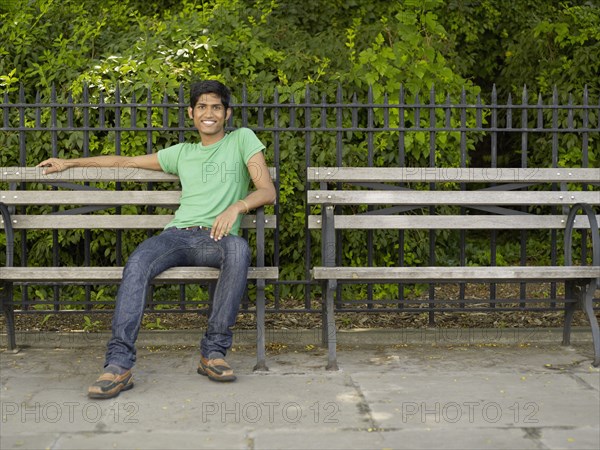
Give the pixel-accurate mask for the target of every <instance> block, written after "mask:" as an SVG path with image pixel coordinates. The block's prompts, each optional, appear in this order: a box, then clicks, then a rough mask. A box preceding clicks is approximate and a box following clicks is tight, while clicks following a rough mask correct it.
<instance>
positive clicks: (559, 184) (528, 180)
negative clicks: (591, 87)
mask: <svg viewBox="0 0 600 450" xmlns="http://www.w3.org/2000/svg"><path fill="white" fill-rule="evenodd" d="M307 179H308V181H309V182H310V183H312V185H311V187H314V186H315V185H317V184H318V188H316V189H313V190H309V191H308V192H307V201H308V204H309V205H314V206H317V205H318V206H319V207H320V209H321V211H320V214H319V215H314V214H310V215H309V217H308V227H309V228H310V229H318V230H320V231H321V238H322V254H321V256H322V262H321V264H322V265H321V266H319V267H314V268H313V270H312V276H313V278H314V279H315V280H318V281H320V282H321V284H322V286H323V297H324V299H323V302H324V305H323V307H324V340H325V341H326V342H327V344H328V366H327V367H328V368H329V369H337V361H336V327H335V321H334V308H335V306H336V305H337V304H341V302H342V301H343V299H340V298H337V300H336V291H337V286H338V282H339V283H357V282H362V283H366V282H376V283H407V284H411V283H500V282H502V283H506V282H508V283H526V282H550V283H563V282H564V283H565V295H564V299H563V298H561V299H560V300H559V302H564V305H565V308H564V311H565V318H564V329H563V343H564V344H565V345H567V344H569V339H570V327H571V321H572V318H573V313H574V311H575V309H576V308H581V309H582V310H583V311H585V314H586V315H587V317H588V319H589V323H590V326H591V331H592V339H593V345H594V355H595V356H594V361H593V364H594V365H595V366H597V365H598V364H599V363H600V333H599V331H598V322H597V319H596V317H595V315H594V310H593V302H594V295H595V290H596V288H597V286H598V278H599V277H600V237H599V235H598V220H599V218H600V216H598V215H597V212H594V208H596V209H597V207H598V205H600V192H599V191H598V190H583V189H588V188H589V186H590V185H596V186H598V185H600V170H598V169H583V168H574V169H536V168H534V169H499V168H498V169H488V168H462V169H461V168H456V169H451V168H447V169H444V168H367V167H364V168H356V167H355V168H350V167H320V168H317V167H310V168H308V169H307ZM583 186H585V188H582V187H583ZM593 189H596V188H593ZM365 205H368V206H365ZM581 213H583V214H581ZM574 228H578V229H591V231H588V232H587V235H588V236H590V235H591V240H592V253H593V256H592V259H593V261H592V265H591V266H585V265H583V266H582V265H572V262H571V261H572V251H571V246H572V236H573V230H574ZM384 229H397V230H415V229H421V230H490V231H491V232H496V231H495V230H561V231H562V232H564V242H565V248H564V254H565V265H558V266H539V265H535V264H533V265H532V264H531V263H528V264H527V265H518V266H500V265H494V264H491V265H489V266H485V267H473V266H470V265H467V264H464V265H462V264H461V265H460V266H458V267H448V266H442V265H434V266H427V267H406V266H405V267H402V266H403V265H404V263H401V264H398V267H341V264H340V262H339V260H340V258H339V257H336V254H337V253H339V252H338V251H337V250H336V248H337V247H338V245H339V244H340V242H339V239H340V236H342V234H341V233H342V230H384ZM465 233H466V232H465ZM336 239H337V240H338V241H336ZM341 246H342V247H343V246H344V242H341ZM436 264H437V263H436ZM540 301H542V300H540ZM547 301H550V302H554V304H555V302H557V300H556V299H550V300H547ZM480 302H481V301H480ZM514 302H515V303H519V301H518V300H517V301H514Z"/></svg>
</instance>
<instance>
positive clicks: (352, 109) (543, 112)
mask: <svg viewBox="0 0 600 450" xmlns="http://www.w3.org/2000/svg"><path fill="white" fill-rule="evenodd" d="M59 97H60V98H59ZM74 97H75V96H74V95H71V94H67V95H59V94H57V93H56V91H54V90H53V91H52V93H51V94H50V95H49V96H48V98H45V97H44V98H42V96H41V95H40V94H37V95H36V96H35V99H34V100H32V99H30V98H29V97H28V96H27V95H26V93H25V92H24V91H23V89H21V90H20V91H19V92H15V93H11V94H8V93H7V94H4V96H3V99H2V102H1V103H0V125H1V127H0V130H1V131H2V133H1V135H0V149H1V156H0V165H1V166H11V165H16V166H25V165H34V164H36V163H37V162H39V161H41V160H42V159H45V158H47V157H50V156H64V157H73V156H88V155H98V154H111V153H114V154H127V155H133V154H144V153H151V152H155V151H157V150H159V149H161V148H165V147H167V146H169V145H173V144H175V143H178V142H181V141H183V140H185V139H195V138H196V132H195V130H194V129H193V127H192V123H191V121H190V120H189V119H188V117H187V108H188V102H187V99H186V94H185V87H184V86H181V87H180V89H179V92H178V95H177V96H176V98H169V97H167V96H164V97H162V98H160V99H157V98H155V97H153V96H152V94H151V93H150V91H147V92H141V93H138V94H137V95H136V94H131V95H129V97H128V98H124V97H125V96H124V95H122V94H121V93H120V91H119V89H118V88H117V89H116V90H115V91H114V92H97V91H94V90H93V89H91V88H87V87H83V89H82V90H81V92H80V93H78V94H77V96H76V97H77V98H76V99H75V98H74ZM482 97H483V98H482ZM232 106H233V108H234V114H233V116H232V118H231V119H230V122H229V123H228V127H229V128H230V129H231V128H236V127H239V126H245V127H249V128H252V129H253V130H255V132H256V133H257V135H258V136H259V137H260V138H261V139H262V140H263V141H264V142H265V143H266V145H267V151H266V157H267V160H268V162H269V164H270V165H273V166H275V167H276V168H277V170H278V183H279V199H278V203H277V205H275V206H274V207H273V208H274V210H275V213H276V214H277V215H278V216H279V217H280V225H279V227H278V229H277V230H275V231H274V232H273V235H272V236H271V238H272V242H273V246H272V249H271V250H270V251H269V254H268V255H267V256H268V258H270V259H271V262H270V264H272V265H277V266H279V267H280V268H281V271H280V273H281V278H280V280H278V281H276V282H274V283H272V285H271V291H270V294H271V300H272V302H271V304H270V307H269V309H268V310H269V311H271V312H298V311H299V312H316V311H318V310H319V308H318V306H315V305H316V303H315V298H317V297H318V296H319V295H320V290H319V287H318V286H316V285H314V283H312V282H311V280H310V269H311V268H312V267H313V266H314V265H318V264H317V263H318V261H317V260H318V258H319V251H318V243H317V242H314V241H315V240H316V239H317V238H316V237H315V236H314V235H311V232H310V231H309V230H308V228H307V224H306V220H305V217H307V216H308V215H309V214H310V213H311V211H310V209H309V206H308V205H307V204H306V202H305V201H304V196H303V195H304V194H303V191H305V190H306V189H307V188H308V186H307V184H306V181H305V172H306V167H308V166H317V165H318V166H345V165H346V166H350V165H352V166H399V167H403V166H421V167H464V168H468V167H522V168H526V167H559V166H568V167H598V164H599V163H600V104H599V103H598V99H592V98H590V95H589V93H588V90H587V89H585V90H583V91H582V92H578V93H574V94H572V95H571V94H569V95H565V94H561V93H558V92H557V91H555V92H554V93H553V94H552V95H551V96H550V98H544V97H542V96H541V95H531V94H530V93H528V91H527V89H526V88H523V91H522V93H521V95H520V98H519V99H513V98H511V96H508V97H507V98H504V99H499V98H498V95H497V94H496V91H495V90H494V91H492V92H491V93H489V94H486V95H480V94H478V93H477V92H476V91H475V90H474V89H472V88H469V89H466V88H465V89H463V90H462V92H457V93H446V92H441V91H436V90H435V89H433V88H432V89H431V90H430V91H429V92H427V93H424V94H422V95H418V94H416V95H413V94H408V93H407V92H405V91H404V90H402V89H401V90H400V92H398V93H395V94H394V95H387V94H382V93H380V92H378V91H377V90H375V91H373V90H369V92H368V94H367V95H366V98H363V99H360V98H357V96H356V95H349V94H347V93H346V92H345V91H344V90H343V89H342V88H341V87H339V88H338V89H337V92H335V93H334V94H333V95H330V96H327V95H323V94H319V93H317V92H315V91H313V90H311V89H310V88H308V87H307V88H306V90H305V91H304V92H302V93H300V94H296V95H295V96H294V95H292V94H290V93H289V92H287V91H286V90H284V89H282V90H281V92H278V91H274V92H269V93H268V94H264V93H258V92H250V91H248V90H246V89H245V88H244V89H242V90H241V92H240V93H239V100H238V101H236V102H235V103H234V104H233V105H232ZM584 188H587V187H584ZM589 188H590V189H593V188H592V187H591V186H590V187H589ZM23 233H26V232H25V231H24V232H23ZM373 233H374V232H373V231H369V232H366V234H365V235H364V236H360V237H357V238H355V239H356V241H357V242H355V244H356V246H357V247H359V248H357V250H356V252H357V255H358V257H361V258H366V260H368V261H369V262H374V261H376V260H377V254H376V253H377V252H378V244H377V242H375V241H376V238H375V237H374V234H373ZM407 239H408V237H407V236H405V235H404V234H402V233H401V234H400V235H399V236H398V242H397V243H395V244H393V245H399V246H400V247H401V248H402V250H401V251H399V252H396V253H395V255H396V256H394V257H395V258H399V259H406V258H407V257H408V256H407V255H408V253H407V252H404V247H405V246H406V245H407V242H406V241H407ZM485 239H487V240H488V241H489V243H488V244H486V245H487V246H486V247H485V248H484V249H483V250H484V253H486V254H488V255H489V256H487V257H489V258H490V259H491V260H492V261H494V260H496V254H497V251H498V246H499V245H501V243H500V242H499V241H498V240H497V238H496V236H493V237H491V238H484V240H485ZM528 239H529V237H528V236H526V235H521V236H519V238H518V239H517V240H518V244H517V245H518V250H517V253H518V254H517V259H518V260H519V261H520V262H521V263H522V264H525V263H526V260H527V258H528V257H530V255H529V250H528V245H531V244H528ZM26 241H27V240H26V239H25V238H23V239H22V240H21V242H22V245H23V246H25V245H26V244H25V242H26ZM558 241H559V237H557V234H556V233H555V232H553V234H552V236H551V238H550V244H549V246H548V248H547V251H548V253H549V254H548V256H547V257H548V258H549V262H550V263H555V262H556V260H557V259H558V258H560V256H559V253H560V252H558V251H557V248H560V247H559V242H558ZM433 242H434V239H433V237H432V236H430V239H428V240H427V244H423V245H421V246H420V247H419V248H417V249H413V250H411V252H410V253H411V254H412V255H413V256H414V255H416V254H418V258H415V260H419V261H420V263H425V264H426V263H427V262H428V261H429V262H431V261H434V260H435V258H436V249H435V248H434V245H433V244H432V243H433ZM91 245H92V243H91V239H90V238H89V237H86V238H85V239H84V242H83V243H82V246H83V251H84V252H85V253H86V254H89V253H90V252H91V248H90V246H91ZM393 245H392V246H393ZM458 245H459V247H460V248H459V249H457V251H459V252H463V253H464V252H465V251H466V250H467V249H466V246H467V245H469V244H468V243H467V242H465V240H460V241H459V243H458ZM22 250H23V252H24V254H32V253H31V251H30V249H27V248H25V247H24V248H23V249H22ZM0 251H1V250H0ZM52 252H53V253H52V256H51V257H52V258H53V261H55V264H57V265H58V264H60V261H58V259H59V258H58V249H57V248H54V249H53V250H52ZM115 253H116V260H117V261H119V262H120V261H123V260H124V259H125V258H126V256H127V255H125V254H124V251H123V248H122V243H121V240H120V239H118V240H117V244H116V248H115ZM338 257H339V258H342V257H347V255H346V256H344V255H341V254H339V255H338ZM586 257H587V256H586V253H585V248H584V250H583V251H582V254H581V258H582V259H585V258H586ZM25 262H26V261H22V263H25ZM398 262H401V263H406V262H407V261H406V260H404V261H398ZM549 289H550V291H551V292H550V294H549V295H553V296H554V295H556V289H557V288H556V286H550V288H549ZM526 290H527V287H526V286H521V288H520V291H519V294H518V296H520V297H523V296H525V295H527V294H526ZM489 292H490V293H489V296H488V298H486V299H482V300H486V301H488V302H489V303H490V304H493V300H494V299H495V298H496V295H497V294H496V289H495V286H491V287H490V291H489ZM24 295H26V294H24ZM54 295H55V296H56V297H58V296H60V292H58V291H56V292H55V294H54ZM178 295H179V296H181V297H182V298H184V297H185V295H186V290H185V289H183V288H182V289H180V291H179V294H178ZM352 295H356V296H358V298H359V299H360V300H361V301H363V300H364V301H365V303H366V304H367V305H370V306H372V305H373V304H374V303H376V302H377V301H381V303H382V304H387V303H389V304H391V305H392V307H390V310H394V311H398V310H402V307H401V302H402V301H404V299H405V292H404V291H403V290H400V291H399V292H395V293H393V294H391V295H393V296H395V298H392V299H389V298H387V299H386V298H384V297H385V296H386V295H388V296H389V295H390V294H389V292H387V291H386V290H385V289H384V290H383V291H378V290H377V289H374V286H373V285H367V286H366V287H365V289H364V290H363V289H358V290H356V291H355V292H354V294H352ZM415 295H416V294H415ZM421 295H425V297H426V299H427V300H429V302H427V303H425V304H424V305H425V308H429V309H432V308H433V309H435V308H436V306H435V304H434V303H432V302H431V301H432V300H433V299H434V297H435V296H436V295H437V296H438V297H439V294H436V293H435V291H434V286H429V287H428V288H425V289H424V290H422V292H421ZM460 295H463V296H464V292H462V293H461V294H460ZM298 298H299V299H300V300H298V301H290V299H298ZM438 299H439V298H438ZM517 301H518V300H517ZM182 303H185V302H182ZM245 307H248V305H247V304H245ZM348 309H349V310H351V309H353V308H348ZM425 311H428V309H425V310H424V312H425Z"/></svg>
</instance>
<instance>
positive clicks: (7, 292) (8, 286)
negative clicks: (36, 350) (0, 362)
mask: <svg viewBox="0 0 600 450" xmlns="http://www.w3.org/2000/svg"><path fill="white" fill-rule="evenodd" d="M2 290H3V291H4V293H3V295H2V312H3V313H4V317H5V319H6V341H7V342H6V347H7V349H8V350H9V351H11V352H16V351H18V349H17V339H16V332H15V313H14V306H13V302H12V300H13V285H12V283H2Z"/></svg>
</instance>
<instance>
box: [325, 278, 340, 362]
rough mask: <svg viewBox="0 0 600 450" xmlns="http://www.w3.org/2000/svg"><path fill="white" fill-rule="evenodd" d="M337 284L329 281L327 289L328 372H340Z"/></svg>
mask: <svg viewBox="0 0 600 450" xmlns="http://www.w3.org/2000/svg"><path fill="white" fill-rule="evenodd" d="M336 285H337V283H336V282H334V281H328V282H327V283H326V289H325V328H326V330H327V367H326V369H327V370H339V368H338V364H337V351H336V344H337V337H336V329H335V317H334V297H335V295H334V293H335V291H336Z"/></svg>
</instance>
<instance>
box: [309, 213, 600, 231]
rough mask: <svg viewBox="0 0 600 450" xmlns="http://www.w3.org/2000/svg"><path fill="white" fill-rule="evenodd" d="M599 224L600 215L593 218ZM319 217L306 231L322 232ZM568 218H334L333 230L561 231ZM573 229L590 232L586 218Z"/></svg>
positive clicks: (313, 219) (578, 218)
mask: <svg viewBox="0 0 600 450" xmlns="http://www.w3.org/2000/svg"><path fill="white" fill-rule="evenodd" d="M596 218H597V220H598V223H600V215H598V216H596ZM322 221H323V220H322V217H321V216H317V215H311V216H309V217H308V228H310V229H321V225H322ZM566 222H567V216H566V215H564V216H558V215H555V216H550V215H549V216H535V215H531V216H528V215H512V216H511V215H506V216H500V215H468V216H464V215H463V216H455V215H440V216H428V215H404V216H389V215H364V216H343V215H336V216H335V217H334V226H335V229H336V230H356V229H359V230H380V229H422V230H436V229H437V230H479V229H486V230H510V229H515V230H526V229H529V230H538V229H547V230H560V229H564V228H565V226H566ZM574 228H578V229H584V228H588V229H589V228H590V222H589V219H588V218H587V216H577V218H576V220H575V226H574Z"/></svg>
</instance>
